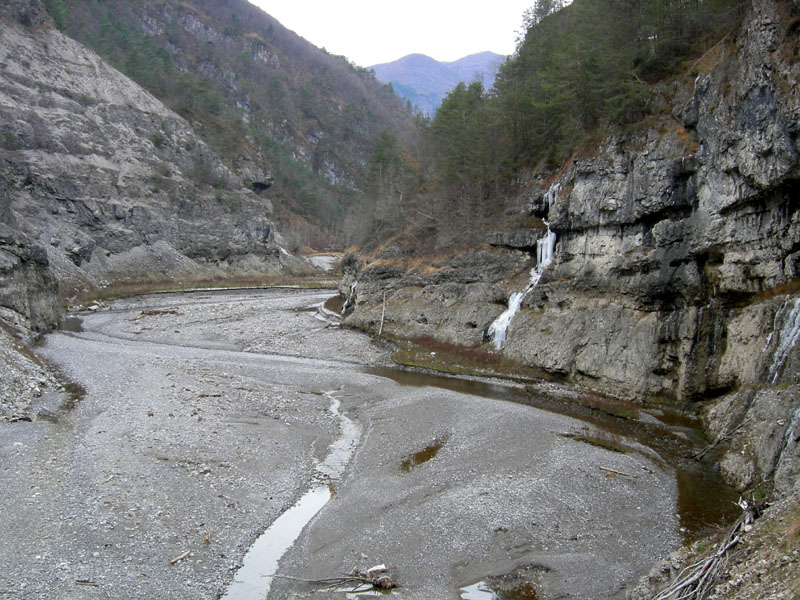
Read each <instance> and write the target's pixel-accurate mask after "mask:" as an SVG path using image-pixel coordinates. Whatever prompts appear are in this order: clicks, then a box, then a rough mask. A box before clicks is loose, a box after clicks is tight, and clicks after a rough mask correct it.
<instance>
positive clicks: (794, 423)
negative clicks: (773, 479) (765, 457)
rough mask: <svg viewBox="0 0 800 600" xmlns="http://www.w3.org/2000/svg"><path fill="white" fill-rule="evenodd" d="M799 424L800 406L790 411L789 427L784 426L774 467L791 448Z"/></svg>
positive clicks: (781, 462) (778, 464)
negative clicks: (780, 447) (780, 445)
mask: <svg viewBox="0 0 800 600" xmlns="http://www.w3.org/2000/svg"><path fill="white" fill-rule="evenodd" d="M798 425H800V408H797V409H795V411H794V412H793V413H792V420H791V421H790V422H789V427H787V428H786V433H785V434H784V436H783V449H782V450H781V453H780V456H778V460H777V461H775V467H776V468H778V467H780V465H781V464H783V460H784V457H785V456H786V451H787V450H790V449H791V446H792V442H793V441H794V440H795V439H796V436H797V427H798Z"/></svg>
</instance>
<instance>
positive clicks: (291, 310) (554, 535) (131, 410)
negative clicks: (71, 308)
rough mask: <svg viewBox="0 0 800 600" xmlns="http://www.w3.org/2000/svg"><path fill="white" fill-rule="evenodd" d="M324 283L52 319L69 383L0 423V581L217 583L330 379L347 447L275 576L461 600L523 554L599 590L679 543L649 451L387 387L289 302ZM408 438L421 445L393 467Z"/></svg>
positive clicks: (70, 588) (302, 299) (559, 583)
mask: <svg viewBox="0 0 800 600" xmlns="http://www.w3.org/2000/svg"><path fill="white" fill-rule="evenodd" d="M327 296H328V293H326V292H316V293H315V292H307V291H290V290H287V291H280V292H279V291H274V290H273V291H259V292H240V293H198V294H179V295H163V296H162V295H159V296H151V297H146V298H141V299H136V300H126V301H119V302H116V303H114V304H113V305H112V307H111V309H110V310H109V311H106V312H98V313H94V314H85V315H81V318H82V320H83V322H82V329H83V331H74V332H58V333H54V334H50V335H48V336H47V339H46V343H45V345H44V346H43V347H42V348H41V349H39V350H38V352H39V353H40V354H42V355H43V356H44V357H46V358H47V359H49V360H51V361H53V362H54V363H56V364H58V365H59V367H60V368H61V369H62V370H63V371H64V373H65V374H66V375H68V376H69V377H70V378H72V379H73V380H74V381H76V382H79V383H80V384H81V385H82V386H83V388H84V389H85V395H84V396H83V397H82V399H80V400H79V401H77V402H76V403H75V405H74V407H71V408H70V407H69V406H66V405H64V406H62V407H60V408H59V407H56V409H55V410H54V418H53V419H51V420H49V421H34V422H30V423H28V422H21V423H11V424H7V425H4V426H2V427H0V453H2V462H1V463H0V464H2V470H0V478H1V479H2V481H0V484H2V486H3V489H4V493H3V495H2V498H1V499H0V527H1V528H2V530H3V531H4V532H5V534H4V535H3V536H2V539H0V597H3V598H50V597H55V596H57V597H62V598H94V597H96V596H97V594H98V593H101V594H102V593H104V592H107V593H108V594H109V595H111V597H126V598H152V597H170V598H187V599H188V598H215V597H217V595H219V594H220V593H222V592H223V591H224V589H225V587H226V585H227V584H228V583H229V582H230V581H231V580H232V578H233V575H234V572H235V570H236V568H237V567H238V565H239V564H240V561H241V560H242V557H243V555H244V553H245V551H246V550H247V548H248V547H249V546H250V544H251V543H252V542H253V540H254V539H255V538H256V536H257V535H258V534H259V533H260V532H261V531H263V530H264V529H265V528H266V527H267V525H269V524H270V523H271V522H272V521H273V520H274V519H275V518H276V517H277V516H278V515H279V514H281V513H282V512H283V511H284V510H285V509H287V508H288V507H289V506H291V505H292V504H293V503H294V501H295V500H296V499H297V498H299V497H300V496H301V495H302V494H303V493H304V492H305V491H306V490H307V489H308V487H309V485H310V484H311V481H310V480H311V477H312V474H313V473H314V472H315V470H316V465H317V464H318V463H319V462H320V461H322V460H323V459H324V458H325V456H326V455H327V453H328V447H329V446H330V444H331V443H332V442H333V441H334V440H335V439H336V438H337V436H338V435H339V432H338V427H339V425H338V422H337V420H336V419H335V418H334V416H333V415H332V414H331V412H330V410H329V395H330V394H333V395H335V396H336V398H337V399H338V400H339V401H340V402H341V410H342V411H343V412H344V413H345V414H346V415H347V416H348V417H349V418H350V419H352V420H354V421H356V422H358V423H359V424H360V426H361V428H362V435H361V438H360V439H361V445H360V446H359V447H358V449H357V450H356V453H355V456H354V458H353V459H352V461H351V463H350V465H349V467H348V468H347V470H346V471H345V473H344V475H343V476H342V477H341V479H339V480H336V481H333V482H332V491H333V496H334V497H333V499H332V500H331V501H330V502H329V503H328V504H327V505H326V506H325V507H324V508H323V509H322V511H321V512H320V513H319V514H318V515H317V516H316V517H315V518H314V519H313V520H312V521H311V523H310V525H309V526H308V527H307V528H306V530H305V531H304V533H303V534H302V535H301V537H300V539H299V540H298V542H297V544H296V545H295V547H294V548H293V549H292V550H290V551H289V553H288V554H287V555H286V556H285V557H284V559H283V561H282V562H281V564H280V568H279V573H281V574H284V575H290V576H299V577H304V578H315V577H327V576H332V575H337V574H339V573H341V572H349V571H350V570H351V569H352V568H353V566H354V565H355V566H358V567H362V568H369V567H371V566H372V565H373V564H378V563H381V562H385V563H386V564H388V565H391V566H394V567H396V570H395V571H394V573H395V575H396V578H397V579H398V581H399V582H400V584H401V585H402V588H400V589H399V590H396V591H393V592H392V594H393V595H394V594H397V597H401V598H433V597H435V598H458V597H459V588H461V587H464V586H468V585H471V584H474V583H475V582H476V581H478V580H483V579H486V578H492V577H495V578H497V577H498V576H504V575H508V574H516V575H514V577H517V576H518V575H519V573H526V572H527V573H530V574H531V579H530V580H531V581H534V582H536V585H537V588H536V589H537V593H541V596H540V597H544V598H546V597H558V596H561V595H563V594H566V593H569V594H570V596H571V597H575V598H594V599H596V598H615V597H622V595H623V594H624V591H623V590H624V587H625V586H626V585H628V584H630V583H632V582H633V581H635V579H636V577H637V576H639V575H641V574H642V573H645V572H647V570H648V569H649V567H650V565H651V564H652V563H653V562H654V561H655V560H656V559H657V558H659V557H660V556H663V554H664V553H665V552H667V551H668V550H670V549H673V548H675V547H677V545H678V544H679V543H680V540H681V534H680V532H679V530H678V526H679V524H678V519H677V517H676V516H675V513H676V497H677V488H676V482H675V478H674V473H673V472H672V469H671V468H669V467H665V466H664V465H663V463H662V462H661V461H660V460H657V459H656V457H655V455H654V453H652V452H651V451H648V450H647V449H646V448H644V447H639V448H640V451H637V452H632V453H626V454H621V453H617V452H611V451H608V450H606V449H603V448H600V447H596V446H592V445H589V444H585V443H581V442H579V441H576V440H575V439H571V438H569V437H565V436H564V435H563V434H570V433H572V434H574V433H578V432H581V431H584V430H586V429H587V427H588V428H589V429H591V427H590V426H587V424H586V423H583V422H581V421H578V420H575V419H573V418H571V417H567V416H563V415H558V414H555V413H548V412H543V411H540V410H537V409H535V408H532V407H530V406H523V405H520V404H517V403H512V402H506V401H502V400H493V399H491V398H486V397H482V396H476V395H473V394H469V393H463V392H462V393H456V392H455V391H448V390H446V389H441V388H436V387H425V386H423V387H419V386H417V387H410V386H407V385H399V384H397V383H394V382H393V381H392V380H390V379H387V378H386V377H384V376H383V375H381V374H380V372H379V371H375V370H374V368H375V367H378V366H380V365H382V364H385V362H386V355H385V354H384V352H383V351H382V350H380V349H379V348H376V347H374V346H373V345H372V343H371V342H370V341H369V339H368V338H366V337H365V336H363V335H361V334H359V333H357V332H354V331H347V330H341V329H338V328H335V327H333V326H331V325H330V324H329V323H326V322H324V321H321V320H319V319H318V318H316V313H315V312H313V311H310V310H307V308H308V307H309V306H312V305H314V304H318V303H321V302H322V301H323V300H324V299H325V298H326V297H327ZM76 329H77V328H76ZM363 365H373V367H370V368H372V369H373V370H372V371H371V370H370V369H369V368H365V367H364V366H363ZM326 392H328V395H326ZM64 402H66V399H65V400H64ZM67 404H68V403H67ZM432 443H438V444H440V447H439V448H438V450H437V451H436V452H435V453H430V454H425V450H426V448H429V447H430V446H431V444H432ZM631 445H633V446H637V447H638V445H637V444H635V443H633V442H631ZM421 451H422V454H419V453H420V452H421ZM410 456H423V459H421V460H419V461H417V462H416V464H414V466H413V467H411V468H408V469H405V468H403V464H404V461H407V459H408V458H409V457H410ZM608 469H611V470H613V471H616V472H619V473H627V474H629V475H633V476H625V475H614V473H613V472H612V471H608ZM367 563H369V564H367ZM311 595H314V594H313V593H312V588H311V587H310V586H309V585H308V584H304V583H300V582H291V581H289V580H281V579H276V580H274V581H273V584H272V594H271V597H276V598H278V597H306V596H311ZM324 595H325V597H344V594H343V593H341V594H340V593H338V592H326V593H325V594H324ZM315 597H319V596H315Z"/></svg>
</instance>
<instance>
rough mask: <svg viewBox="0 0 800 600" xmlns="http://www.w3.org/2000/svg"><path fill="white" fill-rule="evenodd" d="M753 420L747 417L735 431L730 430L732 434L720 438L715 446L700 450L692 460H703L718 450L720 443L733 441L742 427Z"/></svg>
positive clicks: (693, 455)
mask: <svg viewBox="0 0 800 600" xmlns="http://www.w3.org/2000/svg"><path fill="white" fill-rule="evenodd" d="M752 420H753V417H747V418H746V419H745V420H744V421H742V422H741V423H739V424H738V425H737V426H736V427H734V428H733V429H731V430H730V432H728V433H726V434H725V435H723V436H721V437H719V438H718V439H717V440H716V441H715V442H714V443H713V444H709V445H708V446H706V447H705V448H703V449H702V450H700V451H699V452H695V453H694V454H692V455H690V458H694V459H697V460H701V459H702V458H703V457H704V456H705V455H706V454H708V453H709V452H711V451H712V450H713V449H714V448H716V447H717V445H718V444H719V443H720V442H725V441H727V440H729V439H731V438H732V437H733V436H734V435H736V434H737V433H738V432H739V430H740V429H741V428H742V427H744V426H745V425H747V424H748V423H749V422H750V421H752Z"/></svg>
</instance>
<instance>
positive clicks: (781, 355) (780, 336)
mask: <svg viewBox="0 0 800 600" xmlns="http://www.w3.org/2000/svg"><path fill="white" fill-rule="evenodd" d="M788 307H789V299H788V298H787V299H786V301H785V302H784V303H783V304H782V305H781V307H780V308H779V309H778V312H777V313H775V321H774V324H773V330H772V333H770V334H769V338H767V344H766V346H765V347H764V348H765V349H766V348H767V347H769V345H770V344H771V343H772V340H773V338H775V336H776V333H777V344H778V346H777V348H776V349H775V353H774V354H773V355H772V364H771V365H770V367H769V373H768V374H767V382H768V383H769V384H770V385H775V384H776V383H778V378H779V377H780V375H781V372H782V371H783V366H784V365H785V364H786V360H787V359H788V358H789V353H790V352H791V351H792V348H794V345H795V344H796V343H797V340H798V338H800V298H795V299H794V306H793V307H792V308H791V310H788ZM787 311H788V314H787ZM781 321H783V325H782V326H781ZM779 327H780V329H779Z"/></svg>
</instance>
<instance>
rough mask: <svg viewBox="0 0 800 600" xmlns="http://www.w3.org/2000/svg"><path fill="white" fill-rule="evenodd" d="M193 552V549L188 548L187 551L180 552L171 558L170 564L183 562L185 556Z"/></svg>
mask: <svg viewBox="0 0 800 600" xmlns="http://www.w3.org/2000/svg"><path fill="white" fill-rule="evenodd" d="M191 553H192V552H191V550H187V551H186V552H184V553H183V554H179V555H178V556H176V557H175V558H173V559H172V560H170V561H169V564H171V565H175V564H177V563H179V562H181V561H182V560H183V559H184V558H186V557H187V556H189V555H190V554H191Z"/></svg>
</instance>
